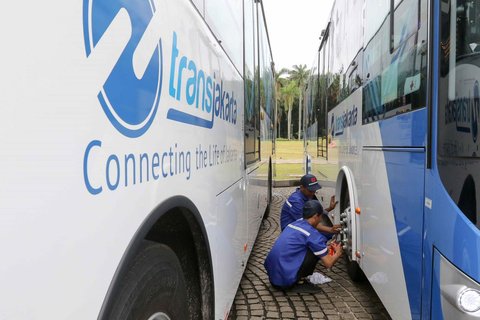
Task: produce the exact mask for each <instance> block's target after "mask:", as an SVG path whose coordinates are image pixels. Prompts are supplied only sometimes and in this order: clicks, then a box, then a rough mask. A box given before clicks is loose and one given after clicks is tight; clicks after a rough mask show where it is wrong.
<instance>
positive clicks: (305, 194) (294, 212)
mask: <svg viewBox="0 0 480 320" xmlns="http://www.w3.org/2000/svg"><path fill="white" fill-rule="evenodd" d="M320 188H321V186H320V184H319V183H318V180H317V178H316V177H315V176H314V175H313V174H306V175H304V176H303V177H302V178H301V179H300V187H298V188H297V189H296V190H295V191H294V192H293V193H292V194H291V195H290V197H289V198H288V199H287V200H286V201H285V203H284V204H283V207H282V211H281V213H280V228H281V230H283V229H285V227H286V226H287V225H289V224H290V223H292V222H294V221H296V220H298V219H301V218H302V210H303V206H304V205H305V203H306V202H307V201H308V200H312V199H313V200H317V198H316V196H315V192H317V190H319V189H320ZM337 203H338V201H335V196H332V197H331V198H330V206H329V207H328V208H327V209H326V210H325V211H326V213H328V212H330V211H332V210H333V209H335V207H336V205H337ZM324 222H325V223H327V224H328V223H329V222H330V219H328V220H327V219H325V220H324ZM329 224H330V225H324V224H322V223H319V224H318V225H317V226H315V228H317V230H318V231H320V232H322V233H323V234H324V235H325V236H326V237H327V238H329V239H330V238H331V237H332V235H333V234H335V233H338V232H340V229H341V226H340V225H338V224H337V225H331V223H329Z"/></svg>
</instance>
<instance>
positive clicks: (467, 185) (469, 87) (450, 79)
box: [438, 1, 480, 227]
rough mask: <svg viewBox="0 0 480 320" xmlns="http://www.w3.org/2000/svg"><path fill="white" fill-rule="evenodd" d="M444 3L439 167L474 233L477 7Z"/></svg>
mask: <svg viewBox="0 0 480 320" xmlns="http://www.w3.org/2000/svg"><path fill="white" fill-rule="evenodd" d="M452 5H455V2H454V1H452V2H450V1H448V2H447V1H442V3H441V35H440V61H441V62H440V65H441V73H440V79H439V106H438V108H439V110H438V115H439V116H438V121H439V123H438V128H439V129H438V165H439V171H440V175H441V177H442V181H443V183H444V185H445V188H446V190H447V191H448V192H449V193H450V196H451V197H452V199H453V200H454V201H455V202H456V203H457V205H458V207H459V208H460V209H461V210H462V212H463V213H464V214H465V216H466V217H467V218H468V219H469V220H470V221H471V222H472V223H474V224H476V226H477V227H480V218H479V212H478V208H477V205H476V203H477V198H478V197H479V189H480V188H479V186H477V185H478V184H479V183H480V174H479V172H480V170H479V169H480V161H479V160H480V150H479V148H480V141H479V139H478V131H479V128H478V125H479V115H480V70H479V67H480V48H479V45H480V37H479V36H480V2H478V1H457V2H456V7H452Z"/></svg>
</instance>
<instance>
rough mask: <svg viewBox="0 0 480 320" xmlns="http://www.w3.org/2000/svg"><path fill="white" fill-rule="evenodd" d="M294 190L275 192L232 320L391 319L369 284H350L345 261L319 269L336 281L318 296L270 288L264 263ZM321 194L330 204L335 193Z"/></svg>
mask: <svg viewBox="0 0 480 320" xmlns="http://www.w3.org/2000/svg"><path fill="white" fill-rule="evenodd" d="M293 190H294V188H292V187H289V188H276V189H274V190H273V191H274V193H273V201H272V202H273V203H272V208H271V211H270V216H269V217H268V218H267V219H265V220H264V221H263V223H262V226H261V228H260V232H259V234H258V237H257V241H256V243H255V246H254V248H253V251H252V254H251V256H250V260H249V262H248V264H247V268H246V270H245V273H244V276H243V278H242V281H241V283H240V287H239V289H238V291H237V295H236V298H235V301H234V303H233V306H232V310H231V311H230V316H229V319H232V320H233V319H238V320H241V319H245V320H247V319H248V320H250V319H299V320H301V319H329V320H334V319H390V317H389V316H388V314H387V312H386V310H385V308H384V307H383V305H382V303H381V302H380V300H379V299H378V297H377V295H376V294H375V292H374V290H373V289H372V287H371V286H370V285H369V284H368V282H364V283H354V282H352V281H351V280H350V278H349V277H348V275H347V272H346V266H345V264H344V262H343V259H342V260H341V262H340V261H339V262H337V264H336V265H335V266H334V267H333V268H332V269H331V270H326V269H325V268H324V267H323V266H322V265H321V263H319V264H318V265H317V270H316V271H317V272H321V273H322V274H324V275H326V276H328V277H330V278H332V279H333V281H331V282H329V283H326V284H322V285H320V287H321V288H322V291H321V292H319V293H316V294H311V293H285V292H283V291H280V290H277V289H275V288H273V287H272V286H271V285H270V283H269V281H268V277H267V274H266V272H265V268H264V267H263V262H264V260H265V256H266V254H267V253H268V251H269V250H270V248H271V246H272V245H273V243H274V241H275V239H276V238H277V237H278V235H279V233H280V227H279V224H278V221H279V214H280V209H281V206H282V205H283V202H284V201H285V199H286V197H288V195H289V194H290V193H291V192H292V191H293ZM319 194H320V196H323V198H324V201H323V203H324V204H327V200H329V199H330V195H331V194H333V189H332V188H328V187H324V188H322V189H321V190H320V191H319V192H318V193H317V196H318V195H319ZM327 206H328V204H327Z"/></svg>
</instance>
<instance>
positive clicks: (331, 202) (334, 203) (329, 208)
mask: <svg viewBox="0 0 480 320" xmlns="http://www.w3.org/2000/svg"><path fill="white" fill-rule="evenodd" d="M337 203H338V201H335V196H332V197H331V198H330V206H329V207H328V208H327V211H328V212H330V211H332V210H333V209H335V207H336V206H337Z"/></svg>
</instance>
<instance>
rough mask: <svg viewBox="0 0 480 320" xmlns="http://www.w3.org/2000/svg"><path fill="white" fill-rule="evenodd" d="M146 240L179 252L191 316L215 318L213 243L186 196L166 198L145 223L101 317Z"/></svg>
mask: <svg viewBox="0 0 480 320" xmlns="http://www.w3.org/2000/svg"><path fill="white" fill-rule="evenodd" d="M144 239H147V240H150V241H155V242H158V243H162V244H165V245H167V246H169V247H170V248H171V249H172V250H173V251H174V252H175V254H176V255H177V257H178V259H179V260H180V262H181V265H182V271H183V274H184V275H185V279H186V284H187V289H188V295H189V297H188V299H189V303H188V306H187V307H188V308H189V309H190V310H189V311H190V313H191V314H193V317H192V319H213V317H214V313H215V305H214V301H215V299H214V278H213V268H212V262H211V261H212V259H211V252H210V244H209V241H208V237H207V232H206V229H205V225H204V223H203V219H202V217H201V215H200V212H199V211H198V209H197V207H196V206H195V205H194V204H193V202H192V201H190V200H189V199H188V198H186V197H184V196H175V197H172V198H169V199H167V200H165V201H164V202H162V203H161V204H160V205H158V206H157V207H156V208H155V209H154V210H153V211H152V212H151V213H150V214H149V215H148V216H147V217H146V219H145V220H144V221H143V222H142V224H141V225H140V227H139V228H138V230H137V231H136V233H135V235H134V236H133V238H132V240H131V241H130V243H129V245H128V246H127V249H126V250H125V252H124V254H123V256H122V259H121V260H120V263H119V265H118V266H117V270H116V271H115V274H114V276H113V278H112V281H111V283H110V287H109V289H108V292H107V294H106V296H105V299H104V301H103V304H102V308H101V310H100V313H99V316H98V319H99V320H107V319H108V314H109V313H110V310H111V308H112V306H113V303H114V300H115V298H116V295H117V294H118V292H119V290H120V285H119V282H120V281H121V279H122V278H123V276H124V275H125V274H126V273H127V272H128V268H129V265H130V263H131V261H132V260H133V258H134V257H135V255H136V253H137V251H138V250H139V248H140V246H141V242H142V241H143V240H144ZM198 315H201V317H199V316H198Z"/></svg>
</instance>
